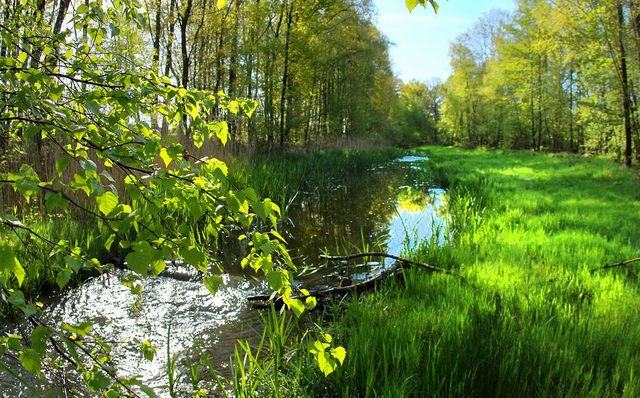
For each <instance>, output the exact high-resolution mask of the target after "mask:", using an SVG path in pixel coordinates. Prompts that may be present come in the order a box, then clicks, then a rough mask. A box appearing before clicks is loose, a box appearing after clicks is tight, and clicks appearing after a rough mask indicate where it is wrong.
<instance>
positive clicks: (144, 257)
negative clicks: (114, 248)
mask: <svg viewBox="0 0 640 398" xmlns="http://www.w3.org/2000/svg"><path fill="white" fill-rule="evenodd" d="M133 248H134V251H133V252H131V253H129V254H127V256H126V257H125V260H126V261H127V266H128V267H129V269H130V270H132V271H134V272H136V273H138V274H140V275H144V276H147V273H148V268H149V265H151V263H152V262H154V261H155V260H157V259H158V257H159V253H158V251H157V250H156V249H155V248H153V247H152V246H151V245H150V244H149V242H147V241H142V242H137V243H135V244H134V245H133Z"/></svg>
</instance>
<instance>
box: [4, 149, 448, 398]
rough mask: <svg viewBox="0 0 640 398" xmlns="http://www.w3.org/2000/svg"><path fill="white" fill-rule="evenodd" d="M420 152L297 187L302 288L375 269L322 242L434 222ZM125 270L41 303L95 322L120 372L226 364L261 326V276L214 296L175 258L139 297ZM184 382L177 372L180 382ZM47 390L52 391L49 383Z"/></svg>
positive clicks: (437, 212)
mask: <svg viewBox="0 0 640 398" xmlns="http://www.w3.org/2000/svg"><path fill="white" fill-rule="evenodd" d="M426 161H428V160H427V158H425V157H416V156H406V157H403V158H400V159H397V160H395V161H393V162H389V163H387V164H384V165H379V166H378V167H375V168H373V169H371V170H370V171H369V173H367V174H366V175H357V176H356V175H354V176H349V175H347V176H344V178H343V180H342V181H341V184H340V185H338V186H335V187H333V188H332V189H331V190H330V191H328V192H314V193H313V194H307V195H301V196H300V197H299V199H298V200H297V201H296V202H295V203H294V204H293V205H292V206H291V208H290V209H289V212H288V217H289V219H290V220H289V221H288V222H287V223H285V225H284V229H285V233H286V238H287V241H288V247H289V249H290V252H291V254H292V256H293V257H294V259H295V260H296V263H297V264H300V265H301V270H302V271H303V272H302V273H301V275H300V277H299V278H298V280H299V281H300V283H302V284H303V285H304V286H305V287H314V286H320V285H331V284H332V283H335V281H336V280H337V279H338V278H340V277H342V276H345V274H349V275H346V276H349V277H350V278H352V279H354V278H355V279H357V278H358V277H366V276H367V275H366V274H370V273H372V272H375V270H376V268H375V267H374V268H372V269H368V270H366V271H365V272H363V271H362V268H360V269H358V271H357V273H356V274H354V272H355V271H351V270H349V269H347V268H344V267H340V266H335V265H327V264H323V263H322V262H321V261H319V260H318V256H319V255H320V254H321V253H323V252H325V251H327V252H329V253H332V254H335V253H356V252H361V251H363V250H378V251H380V250H381V251H386V252H388V253H391V254H396V255H398V254H401V252H402V251H403V249H404V248H405V247H406V246H407V245H411V244H412V243H415V242H418V241H420V240H421V239H429V238H430V237H431V234H432V233H433V231H441V230H442V229H443V220H444V217H443V215H442V211H443V208H444V206H443V199H444V195H445V192H444V191H443V190H442V189H439V188H437V187H434V186H433V185H432V183H431V181H430V180H429V174H428V172H427V171H426V168H425V167H424V162H426ZM437 239H443V237H442V236H439V237H438V238H437ZM380 266H384V265H383V264H378V269H379V267H380ZM230 268H231V267H230ZM123 276H126V272H125V271H116V272H113V273H111V274H109V275H103V276H100V277H95V278H91V279H89V280H87V281H86V282H85V283H83V284H82V285H81V286H78V287H76V288H73V289H69V290H67V291H66V292H64V294H61V295H60V296H59V297H55V298H54V299H52V300H51V301H53V303H52V304H51V305H50V306H49V307H48V308H47V310H46V318H47V322H48V323H49V324H60V323H68V324H73V325H75V324H79V323H80V322H84V321H89V322H92V323H93V324H94V327H93V332H94V333H95V334H96V335H98V336H100V337H101V339H103V341H104V342H105V343H107V344H109V345H110V346H111V348H112V350H113V351H112V354H113V357H114V358H115V363H116V365H117V369H118V374H119V375H120V376H123V377H134V376H136V377H138V379H139V380H141V381H142V382H143V383H144V384H146V385H148V386H150V387H152V388H154V389H156V390H157V391H163V390H165V389H166V385H167V380H168V377H167V361H168V358H169V356H172V357H173V356H175V358H177V363H178V365H179V364H180V363H181V361H186V362H187V363H188V361H190V359H192V358H195V356H196V354H199V353H202V352H203V351H205V352H206V353H207V354H208V355H209V356H210V357H211V361H212V363H214V364H216V366H217V367H218V368H219V370H220V371H222V372H223V373H224V372H225V367H228V366H229V365H228V362H229V357H230V356H231V355H232V353H233V349H234V346H235V343H236V341H237V340H238V339H253V338H255V337H256V336H259V335H260V333H261V321H260V319H259V316H258V315H257V311H256V310H254V309H252V308H251V307H250V305H249V304H248V303H247V302H246V297H248V296H251V295H254V294H260V293H264V292H266V291H267V288H266V284H264V283H262V282H260V281H259V280H254V279H249V278H246V277H244V276H242V275H241V274H240V273H229V274H225V275H224V276H223V279H224V285H223V286H222V287H221V288H220V289H219V291H218V292H217V293H216V295H215V296H212V295H211V294H210V293H209V292H208V290H207V289H206V288H205V287H204V286H203V284H202V283H201V281H200V280H199V278H198V275H197V274H196V273H193V272H192V271H190V270H189V269H187V268H179V267H178V268H175V269H173V270H172V271H170V272H167V273H165V274H163V275H161V276H160V277H157V278H149V279H144V280H142V281H141V283H140V284H141V287H142V295H141V296H140V297H139V301H138V302H136V299H137V298H136V297H135V296H133V295H132V294H131V293H130V291H129V288H127V287H125V286H123V285H122V284H121V283H120V278H121V277H123ZM136 308H137V309H136ZM147 339H148V340H150V341H151V342H152V343H153V344H154V345H155V346H156V347H157V353H156V356H155V358H154V359H153V360H152V361H147V360H145V359H144V358H143V357H142V354H140V352H139V350H138V349H137V347H139V345H140V342H141V341H143V340H147ZM178 368H179V369H180V366H178ZM3 379H4V378H3ZM4 380H5V381H4V382H2V381H1V380H0V391H2V390H4V391H7V392H9V394H10V395H6V396H16V395H19V393H18V392H17V391H18V390H17V389H16V388H17V387H16V386H15V385H11V383H10V382H7V381H6V379H4ZM52 382H56V381H55V380H52ZM188 383H189V381H188V380H187V379H184V380H182V382H181V383H179V384H182V385H184V386H187V385H188ZM3 384H4V385H3ZM48 391H49V394H50V396H57V395H56V392H55V391H54V390H48ZM11 394H13V395H11ZM51 394H52V395H51ZM43 395H45V396H46V395H47V393H44V392H43ZM0 396H2V395H1V394H0ZM26 396H29V394H26Z"/></svg>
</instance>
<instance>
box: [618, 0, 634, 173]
mask: <svg viewBox="0 0 640 398" xmlns="http://www.w3.org/2000/svg"><path fill="white" fill-rule="evenodd" d="M616 9H617V14H618V47H619V50H620V80H621V81H620V84H621V86H622V109H623V112H624V141H625V151H624V164H625V165H626V166H627V167H630V166H631V106H630V101H629V79H628V75H627V56H626V49H625V45H624V10H623V7H622V1H621V0H618V1H617V4H616Z"/></svg>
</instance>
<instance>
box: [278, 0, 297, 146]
mask: <svg viewBox="0 0 640 398" xmlns="http://www.w3.org/2000/svg"><path fill="white" fill-rule="evenodd" d="M294 1H295V0H291V4H290V5H289V11H288V12H287V33H286V34H285V40H284V69H283V72H282V90H281V92H280V149H282V148H284V146H285V123H286V100H287V87H288V86H289V40H290V37H291V23H292V21H293V3H294Z"/></svg>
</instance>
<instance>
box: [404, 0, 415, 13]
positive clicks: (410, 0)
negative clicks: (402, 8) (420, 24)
mask: <svg viewBox="0 0 640 398" xmlns="http://www.w3.org/2000/svg"><path fill="white" fill-rule="evenodd" d="M405 4H406V5H407V8H408V9H409V11H410V12H411V11H413V9H414V8H416V6H417V5H418V0H405Z"/></svg>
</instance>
